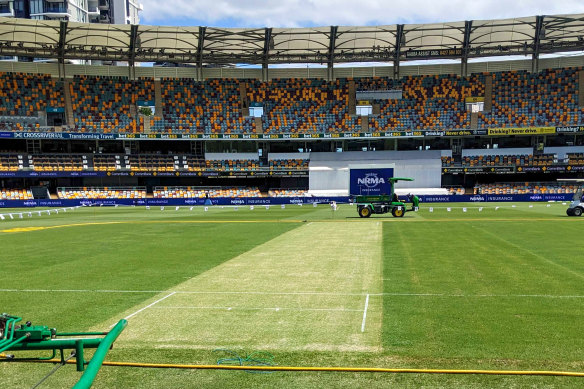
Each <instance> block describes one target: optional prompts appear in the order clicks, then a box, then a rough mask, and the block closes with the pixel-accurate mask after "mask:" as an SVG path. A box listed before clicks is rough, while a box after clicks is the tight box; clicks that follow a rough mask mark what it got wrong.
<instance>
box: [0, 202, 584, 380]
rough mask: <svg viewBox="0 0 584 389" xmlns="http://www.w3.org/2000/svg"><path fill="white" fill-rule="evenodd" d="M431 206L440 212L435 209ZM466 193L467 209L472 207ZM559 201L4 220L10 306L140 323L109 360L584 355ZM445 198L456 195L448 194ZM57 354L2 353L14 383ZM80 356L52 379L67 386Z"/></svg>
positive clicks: (568, 227)
mask: <svg viewBox="0 0 584 389" xmlns="http://www.w3.org/2000/svg"><path fill="white" fill-rule="evenodd" d="M430 208H432V212H430ZM463 208H464V209H465V210H466V212H465V211H464V210H463ZM566 208H567V206H566V205H562V204H561V203H552V204H546V203H531V204H528V203H517V204H510V203H500V204H493V203H489V204H423V205H422V207H421V210H420V212H418V213H408V214H406V216H405V217H404V218H401V219H397V218H393V217H391V216H390V215H388V214H386V215H374V216H372V217H371V218H369V219H361V218H359V217H358V216H357V212H356V209H355V207H350V206H349V205H344V204H343V205H340V208H339V210H338V211H337V212H335V213H333V212H332V211H331V209H330V207H328V206H327V205H321V206H319V207H316V208H314V207H312V206H308V205H304V206H302V207H301V206H297V205H289V206H287V207H286V208H285V209H282V208H280V206H272V207H270V208H269V209H266V207H264V206H256V207H255V209H253V210H250V209H249V207H238V208H233V207H217V206H215V207H209V209H208V211H204V208H203V207H195V208H193V209H190V207H181V208H180V209H179V210H175V207H166V209H165V210H164V211H162V210H161V209H160V207H152V208H151V209H150V210H146V209H144V208H139V207H136V208H134V207H118V208H105V207H104V208H80V209H77V210H74V211H71V210H69V211H68V212H63V211H61V212H59V214H51V215H46V214H43V216H40V217H39V216H38V215H37V214H36V213H34V212H33V214H32V215H31V216H32V217H29V215H28V211H27V210H24V211H23V210H6V209H0V214H8V213H10V212H12V213H21V212H24V214H23V218H22V219H20V217H19V216H18V215H17V216H15V218H14V219H9V218H6V220H4V221H0V253H1V254H0V266H1V269H2V272H1V275H2V279H1V283H0V311H2V312H9V313H11V314H14V315H18V316H21V317H23V318H24V320H30V321H32V322H33V323H34V324H46V325H49V326H51V327H56V328H57V329H58V330H59V331H84V330H107V329H108V328H110V326H112V325H113V324H114V323H116V322H117V321H118V320H119V319H122V318H128V327H127V328H126V330H125V331H124V332H123V333H122V335H121V337H120V338H119V339H118V341H117V342H116V344H115V346H114V348H113V350H111V351H110V353H109V354H108V357H107V360H110V361H127V362H149V363H177V364H216V363H217V359H218V358H219V357H221V356H223V355H220V354H218V353H216V352H214V350H215V349H218V348H224V349H230V350H236V351H238V352H240V353H241V354H245V353H251V352H253V351H258V350H261V351H267V352H269V353H271V354H273V355H274V357H275V362H276V363H277V364H278V365H282V366H364V367H384V368H430V369H497V370H500V369H501V370H561V371H578V372H584V338H583V336H582V334H583V333H584V242H583V240H582V231H583V228H582V227H583V226H584V224H583V223H584V218H569V217H567V216H565V209H566ZM448 209H450V210H448ZM50 369H51V366H50V365H46V364H43V365H40V364H28V363H27V364H24V363H23V364H20V363H10V362H0V383H2V384H4V386H5V387H32V386H33V385H34V384H35V383H36V382H38V381H39V380H40V379H41V378H42V377H43V376H44V375H45V374H46V373H48V372H49V370H50ZM78 378H79V373H77V372H76V371H75V368H74V366H66V367H63V368H61V369H60V370H58V371H57V373H56V374H55V375H53V376H52V377H51V378H49V380H47V381H46V382H45V383H44V384H43V386H41V387H47V388H49V387H50V388H60V387H63V388H67V387H71V386H72V385H73V384H74V383H75V382H76V381H77V379H78ZM583 380H584V378H568V377H541V376H486V375H428V374H425V375H424V374H387V373H306V372H299V373H290V372H287V373H284V372H278V373H270V374H250V373H246V372H233V371H202V370H174V369H163V370H159V369H141V368H128V367H108V366H105V367H103V368H102V369H101V371H100V373H99V374H98V376H97V379H96V381H95V384H94V387H95V388H128V387H142V388H160V387H165V388H167V387H168V388H171V387H173V388H191V387H193V388H194V387H205V388H226V387H234V388H235V387H237V388H240V387H254V388H256V387H260V388H262V387H264V388H273V387H282V388H322V387H344V388H362V387H368V388H371V387H421V386H425V387H468V388H473V387H558V388H564V387H582V386H583V385H584V381H583Z"/></svg>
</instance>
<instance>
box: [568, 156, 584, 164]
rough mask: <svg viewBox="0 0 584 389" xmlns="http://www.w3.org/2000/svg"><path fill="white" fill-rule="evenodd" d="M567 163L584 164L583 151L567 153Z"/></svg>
mask: <svg viewBox="0 0 584 389" xmlns="http://www.w3.org/2000/svg"><path fill="white" fill-rule="evenodd" d="M568 163H569V164H570V165H576V166H582V165H584V153H568Z"/></svg>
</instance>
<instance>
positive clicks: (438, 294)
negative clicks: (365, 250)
mask: <svg viewBox="0 0 584 389" xmlns="http://www.w3.org/2000/svg"><path fill="white" fill-rule="evenodd" d="M164 292H170V291H169V290H113V289H0V293H164ZM171 294H217V295H221V294H228V295H239V294H240V295H264V296H295V295H296V296H302V295H314V296H367V295H369V296H370V297H378V296H403V297H409V296H411V297H504V298H510V297H536V298H557V299H584V295H552V294H461V293H457V294H451V293H336V292H254V291H233V292H228V291H215V292H211V291H189V290H176V291H172V293H171ZM167 297H168V296H167ZM165 298H166V297H165ZM359 311H361V310H359Z"/></svg>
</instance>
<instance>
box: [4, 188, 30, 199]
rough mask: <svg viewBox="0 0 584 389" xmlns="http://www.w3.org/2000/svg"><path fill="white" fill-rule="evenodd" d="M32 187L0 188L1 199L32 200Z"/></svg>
mask: <svg viewBox="0 0 584 389" xmlns="http://www.w3.org/2000/svg"><path fill="white" fill-rule="evenodd" d="M33 198H34V197H33V195H32V191H30V189H0V200H32V199H33Z"/></svg>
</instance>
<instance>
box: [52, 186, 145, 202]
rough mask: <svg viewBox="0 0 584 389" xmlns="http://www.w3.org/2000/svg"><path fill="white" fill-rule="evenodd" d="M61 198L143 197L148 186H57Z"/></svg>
mask: <svg viewBox="0 0 584 389" xmlns="http://www.w3.org/2000/svg"><path fill="white" fill-rule="evenodd" d="M57 196H58V197H59V198H60V199H67V200H77V199H143V198H146V188H140V187H134V188H108V187H103V188H89V187H83V188H57Z"/></svg>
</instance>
